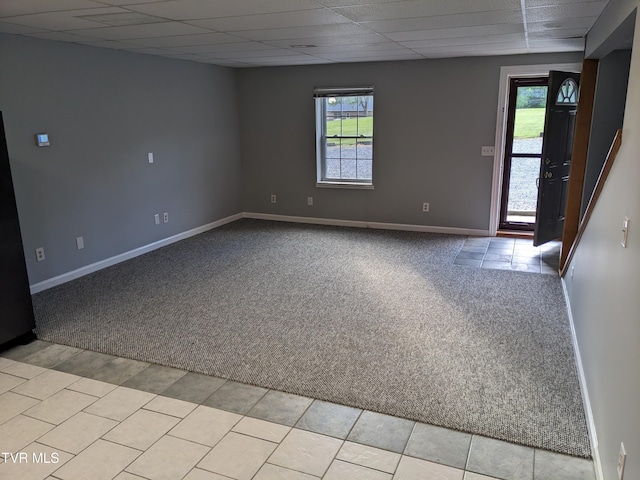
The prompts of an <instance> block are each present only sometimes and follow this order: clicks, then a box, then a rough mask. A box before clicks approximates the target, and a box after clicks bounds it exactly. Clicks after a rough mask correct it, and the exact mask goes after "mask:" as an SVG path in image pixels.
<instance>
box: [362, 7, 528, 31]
mask: <svg viewBox="0 0 640 480" xmlns="http://www.w3.org/2000/svg"><path fill="white" fill-rule="evenodd" d="M504 23H511V24H513V23H522V10H503V11H501V12H490V13H487V12H482V13H474V14H466V13H464V14H459V15H443V16H441V17H417V18H405V19H400V20H384V21H378V22H363V23H362V25H364V26H366V27H367V28H370V29H371V30H374V31H376V32H380V33H390V32H408V31H412V30H431V29H444V28H459V27H473V26H483V25H484V26H487V25H501V24H504Z"/></svg>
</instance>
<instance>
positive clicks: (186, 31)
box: [73, 22, 211, 40]
mask: <svg viewBox="0 0 640 480" xmlns="http://www.w3.org/2000/svg"><path fill="white" fill-rule="evenodd" d="M73 33H75V34H77V35H86V36H88V37H95V38H101V39H104V40H129V39H134V38H153V37H163V36H174V35H195V34H199V33H211V32H210V31H209V30H205V29H204V28H199V27H194V26H193V25H187V24H185V23H180V22H165V23H150V24H147V25H127V26H124V27H104V28H94V29H90V30H75V31H74V32H73Z"/></svg>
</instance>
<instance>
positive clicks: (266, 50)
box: [0, 0, 607, 68]
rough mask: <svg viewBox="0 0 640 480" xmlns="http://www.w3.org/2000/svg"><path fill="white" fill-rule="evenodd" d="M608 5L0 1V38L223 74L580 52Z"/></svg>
mask: <svg viewBox="0 0 640 480" xmlns="http://www.w3.org/2000/svg"><path fill="white" fill-rule="evenodd" d="M606 4H607V1H606V0H588V1H587V0H468V1H463V0H458V1H452V0H428V1H427V0H268V1H265V0H0V32H3V33H8V34H13V35H26V36H32V37H36V38H42V39H47V40H56V41H62V42H72V43H78V44H84V45H90V46H95V47H101V48H113V49H118V50H125V51H131V52H137V53H144V54H150V55H160V56H166V57H170V58H179V59H185V60H191V61H197V62H203V63H211V64H217V65H223V66H229V67H239V68H242V67H259V66H280V65H304V64H321V63H342V62H360V61H387V60H418V59H423V58H443V57H462V56H482V55H509V54H523V53H538V52H571V51H581V50H582V49H583V47H584V40H583V38H584V35H585V34H586V33H587V31H588V29H589V28H590V27H591V25H593V23H594V22H595V20H596V18H597V17H598V15H599V14H600V13H601V12H602V10H603V9H604V7H605V6H606Z"/></svg>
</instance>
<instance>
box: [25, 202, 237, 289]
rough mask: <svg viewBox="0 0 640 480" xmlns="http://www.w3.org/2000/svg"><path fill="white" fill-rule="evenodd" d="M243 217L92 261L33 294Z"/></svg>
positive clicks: (40, 286) (35, 286) (46, 282)
mask: <svg viewBox="0 0 640 480" xmlns="http://www.w3.org/2000/svg"><path fill="white" fill-rule="evenodd" d="M242 217H243V214H242V213H237V214H235V215H231V216H230V217H225V218H222V219H220V220H216V221H215V222H212V223H208V224H207V225H203V226H201V227H197V228H194V229H192V230H188V231H186V232H182V233H178V234H177V235H173V236H171V237H167V238H165V239H162V240H158V241H157V242H153V243H150V244H149V245H145V246H143V247H139V248H136V249H134V250H130V251H128V252H125V253H121V254H120V255H116V256H115V257H111V258H107V259H105V260H100V261H99V262H96V263H92V264H91V265H86V266H84V267H81V268H78V269H77V270H73V271H71V272H67V273H63V274H62V275H58V276H57V277H53V278H49V279H47V280H43V281H42V282H38V283H35V284H33V285H31V294H34V293H38V292H42V291H43V290H47V289H49V288H52V287H55V286H57V285H61V284H63V283H66V282H70V281H71V280H75V279H76V278H80V277H83V276H85V275H88V274H90V273H93V272H97V271H98V270H102V269H103V268H107V267H110V266H112V265H115V264H117V263H120V262H124V261H126V260H130V259H132V258H135V257H137V256H140V255H143V254H145V253H148V252H151V251H153V250H156V249H158V248H161V247H164V246H166V245H170V244H172V243H175V242H179V241H180V240H184V239H185V238H189V237H193V236H194V235H198V234H200V233H204V232H206V231H208V230H212V229H214V228H217V227H221V226H222V225H226V224H227V223H231V222H235V221H236V220H240V219H241V218H242Z"/></svg>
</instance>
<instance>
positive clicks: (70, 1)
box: [0, 0, 104, 17]
mask: <svg viewBox="0 0 640 480" xmlns="http://www.w3.org/2000/svg"><path fill="white" fill-rule="evenodd" d="M100 7H104V4H102V3H98V2H94V1H91V0H19V1H6V0H3V1H2V8H0V17H13V16H17V15H29V14H31V13H42V12H57V11H62V10H81V9H85V8H100Z"/></svg>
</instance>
